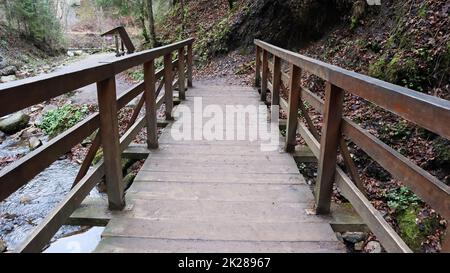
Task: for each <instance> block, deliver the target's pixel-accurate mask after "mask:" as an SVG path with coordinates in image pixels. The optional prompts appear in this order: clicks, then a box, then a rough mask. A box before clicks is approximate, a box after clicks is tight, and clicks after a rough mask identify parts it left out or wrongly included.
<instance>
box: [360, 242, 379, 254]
mask: <svg viewBox="0 0 450 273" xmlns="http://www.w3.org/2000/svg"><path fill="white" fill-rule="evenodd" d="M364 250H365V251H366V252H367V253H381V251H382V248H381V244H380V243H379V242H377V241H370V242H368V243H367V245H366V247H365V248H364Z"/></svg>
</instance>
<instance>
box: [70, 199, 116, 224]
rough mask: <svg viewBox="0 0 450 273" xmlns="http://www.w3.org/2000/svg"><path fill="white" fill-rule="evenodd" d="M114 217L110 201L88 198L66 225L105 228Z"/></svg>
mask: <svg viewBox="0 0 450 273" xmlns="http://www.w3.org/2000/svg"><path fill="white" fill-rule="evenodd" d="M111 217H112V212H111V211H110V210H109V209H108V201H107V200H105V199H103V198H101V197H88V198H86V199H84V201H83V202H82V203H81V204H80V206H79V207H78V208H77V209H75V211H74V212H73V213H72V214H71V215H70V217H69V219H67V221H66V223H65V224H66V225H71V226H90V227H92V226H93V227H104V226H106V225H107V224H108V222H109V220H110V219H111Z"/></svg>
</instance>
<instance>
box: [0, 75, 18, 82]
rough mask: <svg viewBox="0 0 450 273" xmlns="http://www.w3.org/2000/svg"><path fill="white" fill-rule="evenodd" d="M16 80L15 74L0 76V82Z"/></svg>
mask: <svg viewBox="0 0 450 273" xmlns="http://www.w3.org/2000/svg"><path fill="white" fill-rule="evenodd" d="M15 80H17V77H16V75H11V76H2V77H1V78H0V83H7V82H12V81H15Z"/></svg>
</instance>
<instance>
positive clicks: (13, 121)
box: [0, 112, 30, 134]
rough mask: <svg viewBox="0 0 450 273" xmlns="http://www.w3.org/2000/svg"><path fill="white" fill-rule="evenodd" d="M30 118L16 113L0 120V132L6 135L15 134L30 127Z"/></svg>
mask: <svg viewBox="0 0 450 273" xmlns="http://www.w3.org/2000/svg"><path fill="white" fill-rule="evenodd" d="M29 121H30V116H28V115H26V114H24V113H22V112H16V113H14V114H11V115H8V116H5V117H2V118H0V131H2V132H4V133H6V134H14V133H16V132H18V131H20V130H22V129H24V128H25V127H27V126H28V122H29Z"/></svg>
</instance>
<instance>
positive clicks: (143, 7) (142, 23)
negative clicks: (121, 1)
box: [139, 2, 150, 43]
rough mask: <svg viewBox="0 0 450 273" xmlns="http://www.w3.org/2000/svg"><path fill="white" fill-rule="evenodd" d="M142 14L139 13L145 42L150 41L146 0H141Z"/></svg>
mask: <svg viewBox="0 0 450 273" xmlns="http://www.w3.org/2000/svg"><path fill="white" fill-rule="evenodd" d="M140 5H141V14H140V15H139V21H141V25H142V36H144V41H145V43H149V42H150V37H149V35H148V32H147V25H146V24H145V2H141V3H140Z"/></svg>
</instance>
